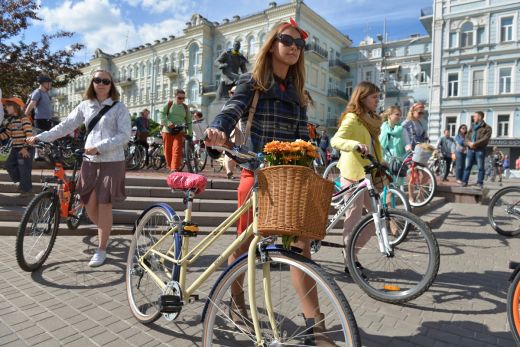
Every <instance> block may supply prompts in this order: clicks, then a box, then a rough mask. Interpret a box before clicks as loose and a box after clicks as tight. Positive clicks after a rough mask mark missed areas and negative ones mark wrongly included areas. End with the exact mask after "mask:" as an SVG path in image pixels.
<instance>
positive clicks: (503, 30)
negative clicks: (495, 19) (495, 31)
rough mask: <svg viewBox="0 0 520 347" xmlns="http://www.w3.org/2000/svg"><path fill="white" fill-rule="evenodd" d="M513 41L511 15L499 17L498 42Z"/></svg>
mask: <svg viewBox="0 0 520 347" xmlns="http://www.w3.org/2000/svg"><path fill="white" fill-rule="evenodd" d="M509 41H513V17H504V18H501V19H500V42H509Z"/></svg>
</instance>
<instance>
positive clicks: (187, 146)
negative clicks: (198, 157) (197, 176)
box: [181, 139, 197, 173]
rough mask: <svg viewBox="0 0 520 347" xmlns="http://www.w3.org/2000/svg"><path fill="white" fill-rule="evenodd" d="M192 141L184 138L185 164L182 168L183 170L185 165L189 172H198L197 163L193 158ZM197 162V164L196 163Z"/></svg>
mask: <svg viewBox="0 0 520 347" xmlns="http://www.w3.org/2000/svg"><path fill="white" fill-rule="evenodd" d="M191 144H192V143H191V141H190V140H187V139H185V140H184V150H183V161H184V165H183V166H182V168H181V171H182V170H183V169H184V166H186V169H187V170H188V172H191V173H196V172H195V170H196V167H197V165H196V163H195V162H194V160H193V147H192V145H191ZM194 164H195V165H194Z"/></svg>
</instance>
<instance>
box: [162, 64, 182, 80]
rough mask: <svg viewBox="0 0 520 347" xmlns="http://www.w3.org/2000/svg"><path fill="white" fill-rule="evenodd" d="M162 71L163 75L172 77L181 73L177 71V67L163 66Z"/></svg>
mask: <svg viewBox="0 0 520 347" xmlns="http://www.w3.org/2000/svg"><path fill="white" fill-rule="evenodd" d="M162 72H163V75H165V76H168V77H171V78H173V77H177V76H178V75H179V72H178V71H177V69H175V68H173V67H163V69H162Z"/></svg>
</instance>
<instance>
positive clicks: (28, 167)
mask: <svg viewBox="0 0 520 347" xmlns="http://www.w3.org/2000/svg"><path fill="white" fill-rule="evenodd" d="M2 103H3V104H4V105H5V108H6V111H7V117H6V119H7V125H6V126H5V128H4V131H3V132H2V133H0V141H3V140H6V139H8V138H11V146H12V148H11V151H10V152H9V156H8V157H7V160H6V161H5V169H6V170H7V173H8V174H9V177H11V180H12V181H13V182H14V183H18V182H19V186H18V190H19V191H20V196H30V195H31V194H32V180H31V172H32V162H33V158H34V148H32V147H30V146H28V145H27V143H26V142H25V141H26V139H27V138H28V137H31V136H32V125H31V121H30V120H29V118H28V117H27V116H25V114H24V112H23V108H24V106H25V104H24V102H23V101H22V100H21V99H19V98H16V97H12V98H9V99H2Z"/></svg>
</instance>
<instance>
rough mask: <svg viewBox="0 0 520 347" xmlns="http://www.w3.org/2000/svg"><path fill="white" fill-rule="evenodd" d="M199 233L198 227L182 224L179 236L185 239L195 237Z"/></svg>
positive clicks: (191, 224) (192, 224)
mask: <svg viewBox="0 0 520 347" xmlns="http://www.w3.org/2000/svg"><path fill="white" fill-rule="evenodd" d="M198 232H199V226H198V225H197V224H194V223H183V225H182V230H181V235H183V236H186V237H195V236H197V234H198Z"/></svg>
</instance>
